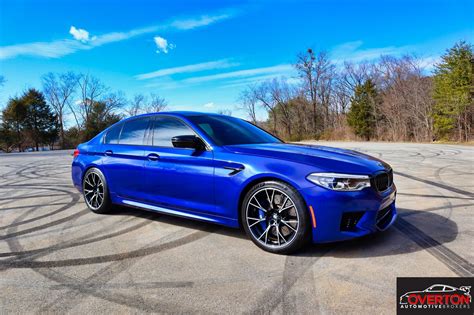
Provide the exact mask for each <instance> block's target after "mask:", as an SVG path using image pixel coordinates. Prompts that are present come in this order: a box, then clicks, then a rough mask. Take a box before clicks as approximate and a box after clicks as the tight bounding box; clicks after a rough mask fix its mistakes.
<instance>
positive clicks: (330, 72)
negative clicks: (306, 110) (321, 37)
mask: <svg viewBox="0 0 474 315" xmlns="http://www.w3.org/2000/svg"><path fill="white" fill-rule="evenodd" d="M295 68H296V70H297V71H298V73H299V76H300V78H301V79H302V81H303V87H302V90H303V92H304V94H305V95H307V97H308V100H309V102H310V103H311V107H312V125H313V126H312V127H313V135H314V137H316V138H318V137H319V136H320V135H321V133H322V132H323V131H324V129H325V128H328V127H329V126H331V125H332V123H331V121H330V102H331V94H332V89H333V87H332V85H333V83H334V78H335V66H334V65H333V64H332V63H331V61H330V60H329V57H328V54H327V53H326V52H324V51H323V52H320V53H319V54H315V52H314V51H313V50H312V49H311V48H309V49H308V50H307V51H306V53H301V54H299V55H298V59H297V62H296V64H295Z"/></svg>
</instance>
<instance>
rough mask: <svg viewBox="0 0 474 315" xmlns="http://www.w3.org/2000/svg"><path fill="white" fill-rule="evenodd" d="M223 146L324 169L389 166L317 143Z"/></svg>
mask: <svg viewBox="0 0 474 315" xmlns="http://www.w3.org/2000/svg"><path fill="white" fill-rule="evenodd" d="M225 148H226V149H227V150H229V151H231V152H233V153H236V154H246V155H255V156H260V157H268V158H274V159H281V160H288V161H292V162H298V163H304V164H308V165H312V166H315V167H317V168H319V169H321V170H322V171H324V172H336V173H351V174H364V175H370V174H373V173H375V172H378V171H382V170H388V169H390V166H389V165H388V164H387V163H385V162H383V161H381V160H379V159H377V158H374V157H372V156H369V155H367V154H363V153H360V152H357V151H353V150H347V149H339V148H333V147H326V146H320V145H306V144H289V143H263V144H240V145H228V146H225Z"/></svg>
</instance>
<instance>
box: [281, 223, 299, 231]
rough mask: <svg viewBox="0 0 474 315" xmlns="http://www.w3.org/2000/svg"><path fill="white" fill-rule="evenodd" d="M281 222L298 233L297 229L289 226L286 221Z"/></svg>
mask: <svg viewBox="0 0 474 315" xmlns="http://www.w3.org/2000/svg"><path fill="white" fill-rule="evenodd" d="M280 222H281V223H283V224H284V225H286V226H287V227H289V228H290V229H292V230H293V231H294V232H296V230H295V228H294V227H292V226H291V225H289V224H288V223H287V221H285V220H280Z"/></svg>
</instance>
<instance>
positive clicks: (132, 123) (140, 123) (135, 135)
mask: <svg viewBox="0 0 474 315" xmlns="http://www.w3.org/2000/svg"><path fill="white" fill-rule="evenodd" d="M149 121H150V119H149V118H148V117H144V118H137V119H133V120H127V121H126V122H125V123H124V126H123V128H122V133H121V134H120V140H119V143H120V144H132V145H143V144H144V141H145V132H146V130H147V128H148V123H149Z"/></svg>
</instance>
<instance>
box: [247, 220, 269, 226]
mask: <svg viewBox="0 0 474 315" xmlns="http://www.w3.org/2000/svg"><path fill="white" fill-rule="evenodd" d="M262 221H265V219H259V220H257V221H256V222H254V223H252V224H250V225H249V228H251V227H252V226H254V225H257V224H259V223H260V222H262Z"/></svg>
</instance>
